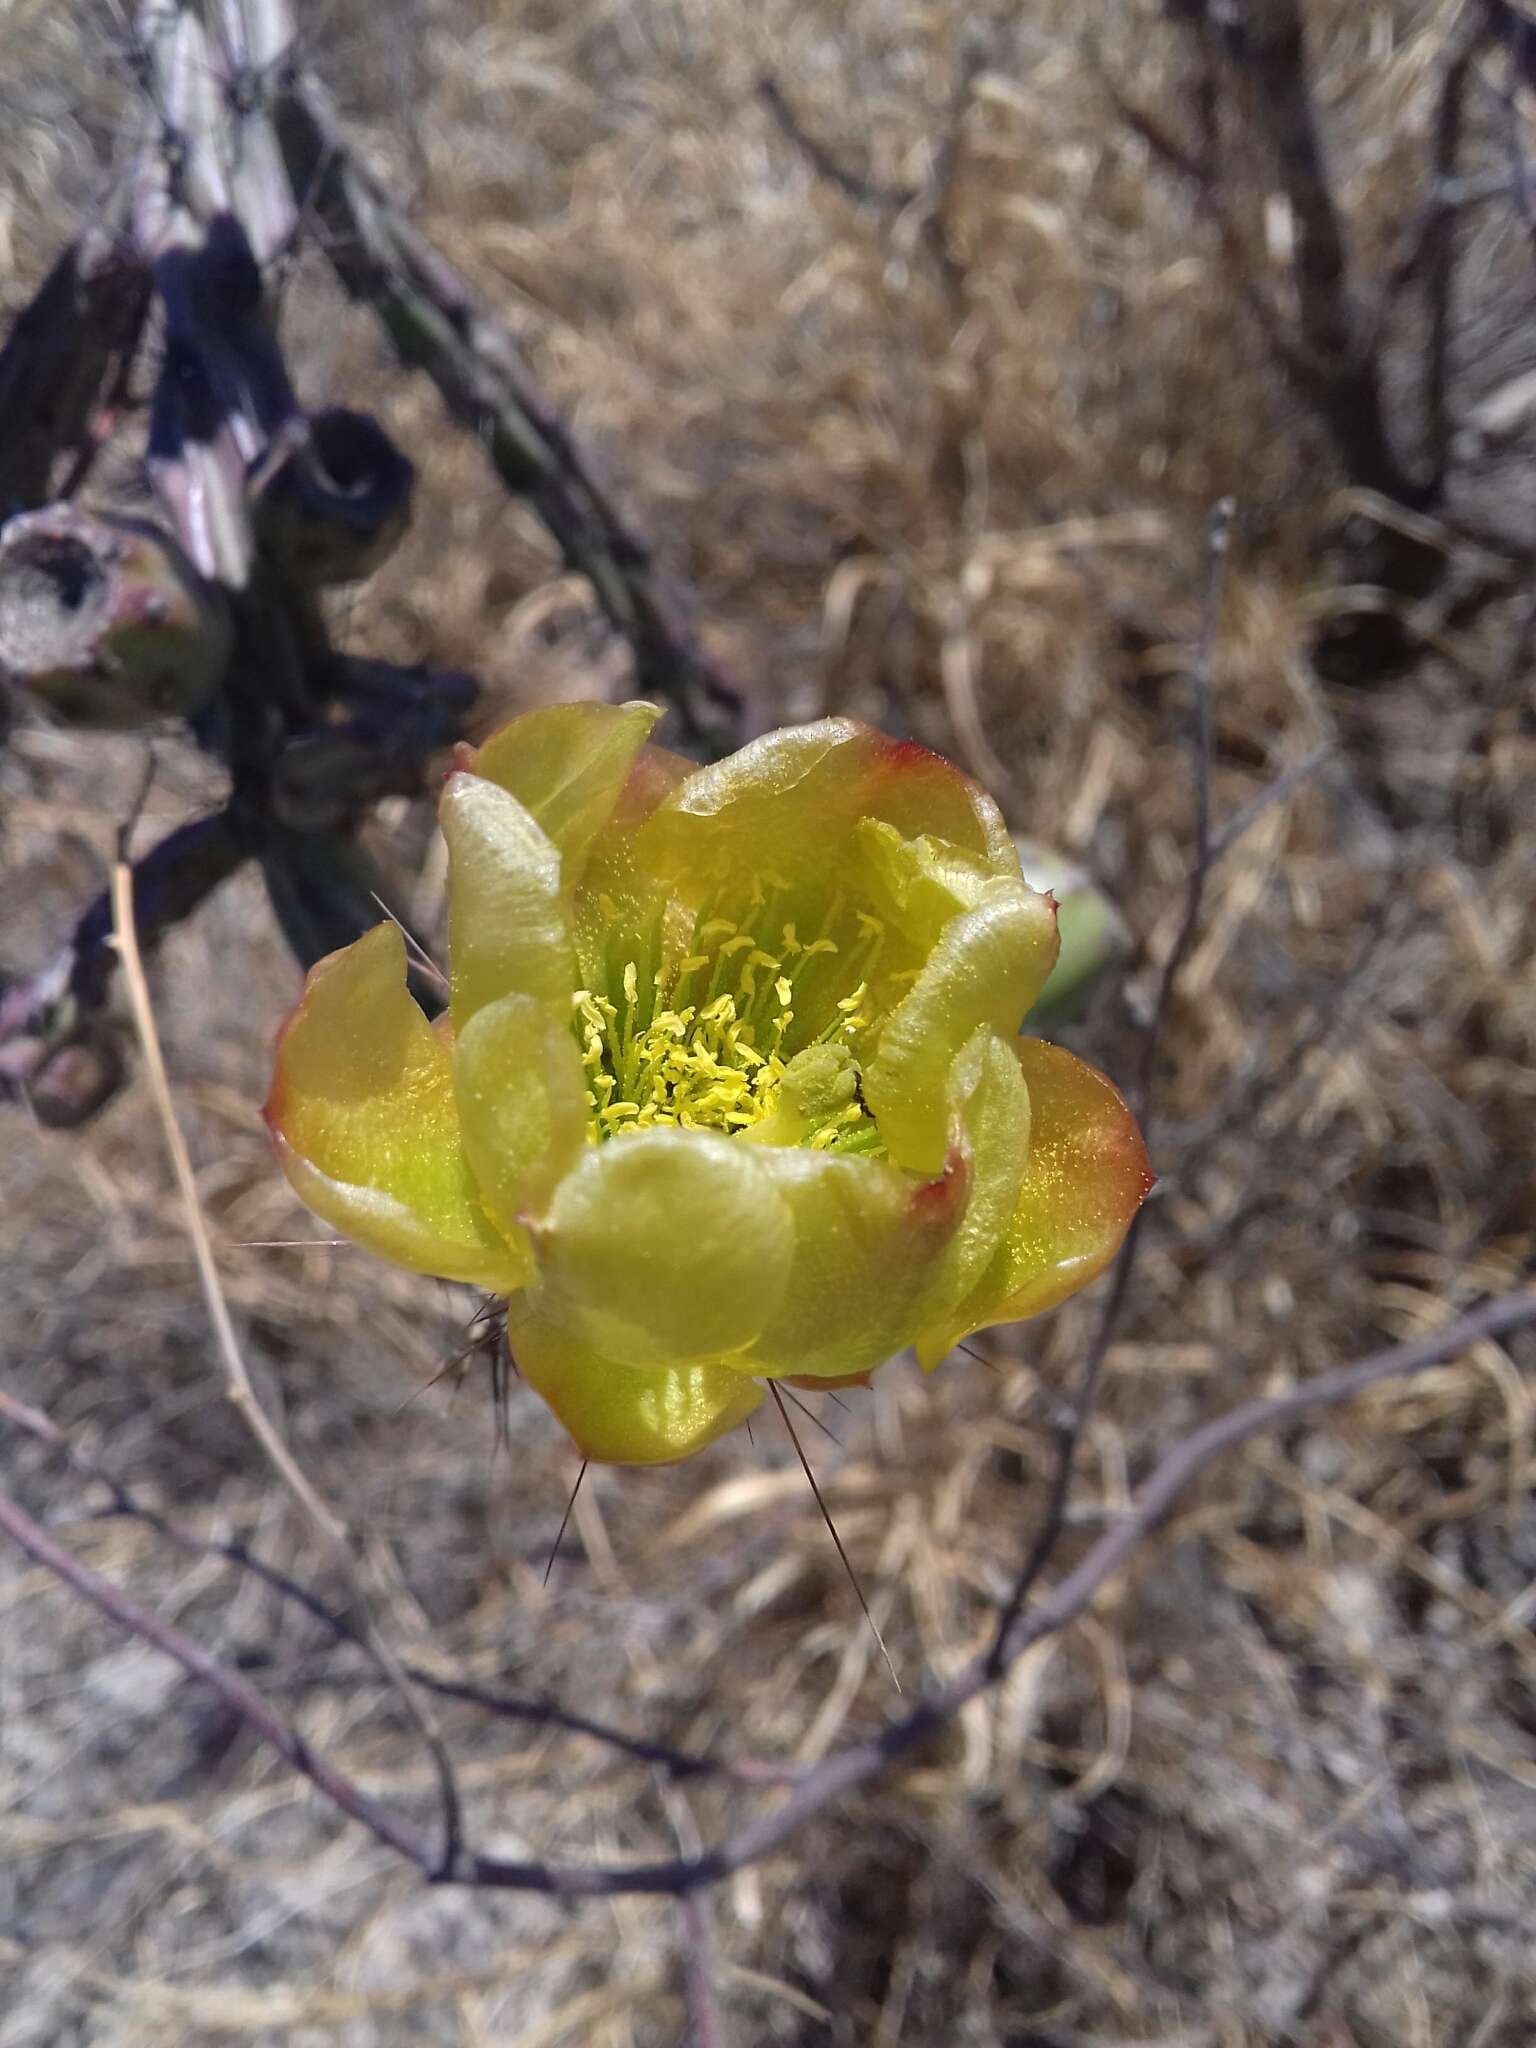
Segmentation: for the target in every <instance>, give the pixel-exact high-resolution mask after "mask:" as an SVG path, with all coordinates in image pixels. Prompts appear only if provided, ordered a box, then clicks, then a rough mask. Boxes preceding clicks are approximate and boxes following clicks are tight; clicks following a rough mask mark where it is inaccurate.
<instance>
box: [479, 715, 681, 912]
mask: <svg viewBox="0 0 1536 2048" xmlns="http://www.w3.org/2000/svg"><path fill="white" fill-rule="evenodd" d="M660 716H661V711H660V708H659V706H657V705H655V704H645V703H639V702H636V703H632V704H546V705H542V706H540V708H539V709H538V710H536V711H525V712H523V713H522V715H521V716H520V717H517V718H514V719H512V720H510V721H509V722H508V723H507V724H506V725H504V726H502V727H501V728H500V730H499V731H497V732H495V733H493V734H492V736H491V737H490V739H488V740H487V741H486V743H485V745H484V746H483V747H481V749H480V750H479V752H478V753H477V754H476V755H475V757H474V759H473V761H472V762H471V763H470V766H471V767H472V768H473V770H474V772H475V774H476V775H479V776H483V777H484V778H485V780H486V781H488V782H494V783H496V784H497V786H498V787H499V788H501V789H504V790H507V791H508V792H510V794H511V795H513V796H515V797H516V798H517V800H518V802H519V803H520V804H522V806H523V808H524V809H525V810H526V811H527V812H528V814H529V815H530V817H532V818H533V820H534V821H535V823H536V824H537V825H538V826H539V828H540V830H541V831H542V832H543V833H544V835H545V836H546V838H548V839H549V840H550V841H551V842H552V843H553V845H554V846H555V847H556V848H557V849H558V850H559V854H560V866H561V874H562V877H563V879H564V881H565V884H566V886H567V887H568V888H569V887H572V886H573V885H574V884H575V883H576V882H578V881H579V880H580V878H581V874H582V870H583V869H584V868H585V867H586V864H587V858H588V855H589V854H590V853H591V850H592V846H593V842H594V841H595V840H596V838H597V836H598V834H599V833H600V832H601V831H602V830H603V828H604V826H605V825H607V823H608V821H609V819H610V818H611V817H612V816H613V813H614V809H615V807H616V806H617V804H618V801H619V798H620V795H621V794H622V792H623V790H624V786H625V783H626V782H627V780H628V778H629V773H630V770H631V768H632V767H633V765H634V761H635V757H636V756H637V755H638V754H639V752H640V749H641V748H642V747H643V746H644V745H645V742H646V740H647V739H648V737H649V736H650V731H651V728H652V726H654V725H655V723H656V721H657V719H658V718H660Z"/></svg>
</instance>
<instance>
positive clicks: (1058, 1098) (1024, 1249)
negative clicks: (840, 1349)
mask: <svg viewBox="0 0 1536 2048" xmlns="http://www.w3.org/2000/svg"><path fill="white" fill-rule="evenodd" d="M1017 1054H1018V1061H1019V1067H1020V1070H1021V1072H1022V1073H1023V1076H1024V1080H1025V1082H1026V1084H1027V1086H1028V1089H1029V1101H1030V1115H1031V1125H1030V1145H1029V1161H1028V1165H1027V1167H1026V1170H1025V1174H1024V1180H1023V1185H1022V1187H1021V1188H1020V1191H1019V1199H1018V1205H1017V1207H1016V1208H1015V1210H1014V1213H1013V1216H1012V1219H1011V1220H1010V1222H1009V1225H1008V1227H1007V1230H1006V1233H1005V1235H1004V1237H1003V1240H1002V1243H1001V1244H1000V1245H999V1247H998V1249H997V1252H996V1253H995V1255H994V1256H993V1259H992V1261H991V1263H990V1264H989V1266H988V1267H987V1270H986V1272H985V1273H984V1274H983V1275H982V1276H981V1279H980V1280H979V1281H978V1282H977V1284H976V1286H975V1288H974V1289H973V1290H972V1292H971V1293H970V1295H969V1296H968V1297H967V1298H966V1300H965V1301H963V1302H962V1303H960V1304H959V1306H958V1307H957V1308H956V1309H955V1310H954V1311H953V1313H952V1314H951V1315H950V1316H949V1317H948V1318H946V1319H945V1320H944V1322H943V1323H942V1324H939V1325H938V1326H936V1327H935V1328H932V1329H930V1330H928V1331H927V1332H925V1334H924V1335H923V1336H922V1337H921V1338H919V1340H918V1347H917V1349H918V1357H919V1359H920V1360H921V1362H922V1364H923V1366H924V1367H925V1368H926V1369H927V1370H930V1371H931V1370H932V1368H933V1367H934V1366H936V1365H937V1364H939V1362H940V1361H941V1360H942V1359H943V1358H944V1357H945V1355H946V1354H947V1353H948V1352H949V1351H950V1350H951V1349H952V1347H953V1346H954V1345H955V1344H956V1343H958V1342H959V1340H960V1339H961V1338H962V1337H967V1336H969V1335H970V1334H971V1332H972V1331H973V1330H984V1329H987V1328H990V1327H991V1325H993V1324H994V1323H1012V1322H1018V1321H1020V1320H1022V1318H1024V1317H1025V1316H1034V1315H1039V1314H1040V1312H1041V1311H1042V1310H1043V1309H1048V1308H1054V1307H1055V1306H1056V1305H1057V1303H1058V1302H1061V1301H1065V1300H1066V1298H1067V1297H1068V1295H1071V1294H1075V1293H1076V1292H1077V1290H1078V1289H1079V1288H1080V1287H1085V1286H1086V1285H1087V1284H1088V1282H1089V1281H1090V1280H1094V1279H1096V1278H1097V1277H1098V1275H1099V1274H1100V1273H1102V1272H1103V1270H1104V1268H1105V1267H1106V1266H1107V1265H1108V1264H1109V1262H1110V1260H1111V1259H1112V1258H1113V1257H1114V1256H1115V1253H1116V1252H1117V1251H1118V1250H1119V1249H1120V1242H1121V1239H1122V1238H1123V1237H1124V1236H1125V1233H1126V1231H1127V1229H1128V1228H1129V1226H1130V1222H1131V1218H1132V1217H1133V1216H1134V1215H1135V1214H1136V1211H1137V1210H1138V1209H1139V1208H1140V1207H1141V1204H1142V1203H1143V1201H1144V1200H1145V1199H1146V1197H1147V1195H1148V1194H1149V1193H1150V1191H1151V1188H1152V1184H1153V1180H1154V1178H1155V1176H1154V1174H1153V1172H1152V1169H1151V1167H1150V1165H1149V1163H1148V1160H1147V1152H1146V1147H1145V1146H1144V1145H1143V1143H1142V1141H1141V1133H1140V1131H1139V1130H1138V1129H1137V1128H1136V1120H1135V1118H1134V1117H1133V1116H1132V1115H1131V1112H1130V1110H1129V1109H1128V1108H1127V1106H1126V1103H1125V1100H1124V1098H1123V1097H1122V1096H1121V1094H1120V1092H1119V1090H1118V1089H1117V1088H1116V1087H1115V1086H1114V1084H1113V1083H1112V1082H1110V1081H1107V1080H1106V1079H1105V1078H1104V1076H1103V1075H1102V1074H1101V1073H1099V1072H1097V1070H1096V1069H1095V1068H1093V1067H1090V1066H1088V1065H1087V1064H1086V1063H1085V1062H1084V1061H1082V1060H1080V1059H1078V1058H1076V1057H1075V1055H1073V1054H1072V1053H1069V1052H1067V1051H1065V1050H1064V1049H1063V1048H1062V1047H1061V1046H1059V1045H1051V1044H1049V1043H1047V1041H1046V1040H1044V1039H1040V1038H1021V1039H1020V1040H1019V1041H1018V1045H1017Z"/></svg>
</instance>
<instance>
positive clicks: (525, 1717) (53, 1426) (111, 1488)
mask: <svg viewBox="0 0 1536 2048" xmlns="http://www.w3.org/2000/svg"><path fill="white" fill-rule="evenodd" d="M0 1421H5V1422H8V1423H10V1424H11V1426H12V1427H13V1428H15V1429H20V1430H22V1431H24V1432H25V1433H26V1434H27V1435H28V1436H30V1437H32V1438H33V1439H34V1440H35V1441H36V1442H38V1443H40V1444H43V1445H44V1446H46V1447H47V1449H49V1450H50V1451H53V1452H55V1453H56V1454H57V1455H59V1456H60V1457H62V1458H63V1459H64V1461H65V1462H66V1464H67V1465H68V1467H69V1469H70V1471H71V1472H73V1473H74V1474H75V1475H76V1477H77V1478H79V1479H82V1480H84V1481H85V1482H86V1483H87V1484H89V1485H92V1486H100V1487H103V1488H105V1490H106V1493H107V1496H108V1499H109V1501H110V1503H111V1505H110V1507H109V1508H108V1509H107V1510H106V1512H107V1513H108V1514H111V1515H120V1516H123V1517H124V1518H126V1519H128V1520H131V1521H135V1522H138V1523H140V1524H141V1525H142V1526H143V1527H144V1528H146V1529H151V1530H153V1531H154V1533H155V1534H156V1535H157V1536H159V1537H160V1538H161V1539H162V1540H163V1541H165V1542H167V1543H171V1544H174V1545H175V1547H176V1548H177V1549H178V1550H181V1551H184V1552H186V1553H187V1554H188V1555H189V1556H193V1557H217V1558H222V1559H223V1560H224V1562H225V1563H227V1564H230V1565H233V1566H235V1567H236V1568H237V1569H238V1570H240V1571H247V1572H249V1573H250V1574H251V1575H252V1577H253V1578H257V1579H259V1580H260V1581H261V1583H262V1584H263V1585H264V1586H267V1587H270V1589H271V1590H272V1591H273V1592H274V1593H276V1594H277V1595H278V1596H279V1598H281V1599H283V1600H287V1601H290V1602H291V1603H292V1604H293V1605H294V1606H295V1607H298V1608H300V1609H302V1611H303V1612H304V1613H305V1614H307V1615H309V1616H310V1618H311V1619H312V1620H314V1621H317V1622H318V1623H319V1624H320V1626H321V1627H322V1628H324V1629H326V1630H328V1631H329V1633H330V1634H331V1635H332V1636H334V1637H335V1638H336V1640H337V1641H338V1642H347V1643H357V1642H358V1640H359V1638H358V1627H357V1622H356V1620H355V1619H354V1618H353V1617H352V1616H350V1615H347V1614H341V1613H338V1612H337V1611H336V1610H335V1609H334V1608H332V1607H329V1606H327V1605H326V1603H325V1602H324V1601H323V1600H322V1599H321V1598H320V1597H319V1595H318V1594H316V1593H315V1592H313V1591H312V1590H311V1589H310V1588H309V1587H308V1586H306V1585H303V1584H301V1583H300V1581H299V1580H297V1579H295V1578H293V1577H291V1576H290V1575H289V1574H288V1573H286V1572H282V1571H279V1570H278V1568H277V1567H276V1566H275V1565H272V1564H268V1563H267V1562H266V1560H265V1559H264V1558H262V1557H259V1556H257V1554H256V1553H255V1552H254V1551H253V1550H251V1549H250V1548H249V1546H248V1545H247V1544H245V1543H243V1542H241V1541H239V1540H238V1539H235V1540H232V1541H229V1542H218V1541H215V1540H214V1539H212V1538H209V1537H202V1536H195V1535H193V1534H192V1533H191V1532H190V1531H189V1530H187V1529H184V1528H182V1527H181V1526H180V1525H179V1524H178V1523H176V1522H173V1521H172V1520H171V1519H170V1518H169V1517H168V1516H166V1515H163V1514H161V1513H160V1511H159V1510H158V1509H157V1508H152V1507H150V1506H149V1505H148V1504H147V1503H146V1502H145V1501H142V1500H140V1499H139V1497H138V1495H137V1494H136V1493H135V1492H134V1490H133V1489H132V1487H130V1486H127V1485H125V1484H124V1483H123V1481H122V1480H120V1479H119V1478H117V1477H116V1475H115V1474H113V1473H111V1472H109V1471H107V1470H106V1469H105V1468H104V1467H103V1466H101V1465H100V1464H98V1463H97V1462H96V1460H95V1459H93V1458H88V1457H87V1456H86V1455H85V1453H84V1452H83V1451H81V1450H80V1449H79V1447H78V1446H77V1445H76V1444H75V1443H73V1442H72V1441H71V1439H70V1438H69V1436H68V1435H67V1434H66V1433H65V1431H64V1430H62V1429H60V1427H59V1426H58V1424H57V1423H56V1422H55V1421H54V1420H53V1419H52V1417H51V1416H48V1415H45V1414H44V1413H43V1412H42V1410H41V1409H40V1408H34V1407H31V1406H30V1405H29V1404H28V1403H27V1402H25V1401H21V1400H18V1399H17V1397H16V1396H15V1395H14V1394H9V1393H7V1392H6V1390H5V1389H4V1388H3V1387H0ZM404 1668H405V1671H406V1674H407V1676H408V1677H409V1678H410V1680H411V1682H412V1683H413V1684H415V1685H419V1686H421V1687H423V1688H424V1689H425V1690H426V1691H428V1692H433V1693H436V1694H437V1695H438V1697H439V1698H441V1699H450V1700H457V1701H459V1702H461V1703H462V1704H464V1705H466V1706H474V1707H479V1708H481V1709H482V1710H483V1711H484V1712H486V1713H488V1714H493V1715H495V1716H496V1717H497V1718H498V1719H500V1720H505V1721H518V1722H522V1723H525V1724H526V1725H528V1726H531V1727H537V1728H557V1729H559V1730H560V1732H561V1733H562V1734H566V1735H580V1736H583V1737H585V1738H586V1739H587V1740H589V1741H592V1742H598V1743H601V1744H603V1745H604V1746H605V1747H607V1748H609V1749H613V1750H616V1751H618V1752H619V1754H620V1755H622V1756H627V1757H629V1758H631V1759H632V1760H633V1761H634V1762H635V1763H638V1764H647V1765H649V1766H650V1767H651V1768H652V1769H655V1770H661V1771H664V1772H665V1773H666V1774H667V1776H668V1777H670V1778H672V1779H673V1780H675V1781H678V1782H681V1781H683V1780H685V1779H689V1778H702V1777H733V1778H736V1779H738V1780H739V1781H740V1782H741V1783H743V1784H755V1785H765V1784H774V1783H780V1782H784V1781H788V1780H793V1779H795V1778H798V1777H799V1775H800V1771H799V1768H798V1767H797V1766H794V1765H782V1766H781V1765H778V1764H774V1763H770V1762H758V1761H756V1760H752V1759H749V1760H733V1759H730V1758H727V1757H717V1756H710V1755H708V1754H706V1753H705V1752H702V1751H699V1750H686V1749H677V1748H674V1747H673V1746H672V1745H671V1744H669V1743H665V1742H654V1741H651V1740H649V1739H647V1738H646V1737H644V1736H638V1735H630V1734H627V1733H626V1732H625V1731H624V1730H623V1729H619V1728H612V1727H609V1726H608V1725H607V1724H606V1723H605V1722H602V1721H594V1720H592V1719H591V1717H590V1716H588V1715H586V1714H578V1713H575V1712H573V1711H572V1710H571V1709H570V1708H568V1707H562V1706H558V1705H556V1703H555V1702H554V1701H553V1700H547V1699H529V1698H526V1697H523V1696H520V1695H517V1694H513V1693H506V1692H501V1691H498V1690H497V1689H496V1688H495V1687H492V1686H487V1685H476V1684H474V1683H473V1682H472V1681H471V1680H469V1679H459V1678H445V1677H443V1676H442V1675H441V1674H440V1673H438V1672H434V1671H429V1670H428V1669H427V1668H426V1667H425V1666H424V1665H420V1664H412V1663H405V1665H404Z"/></svg>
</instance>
